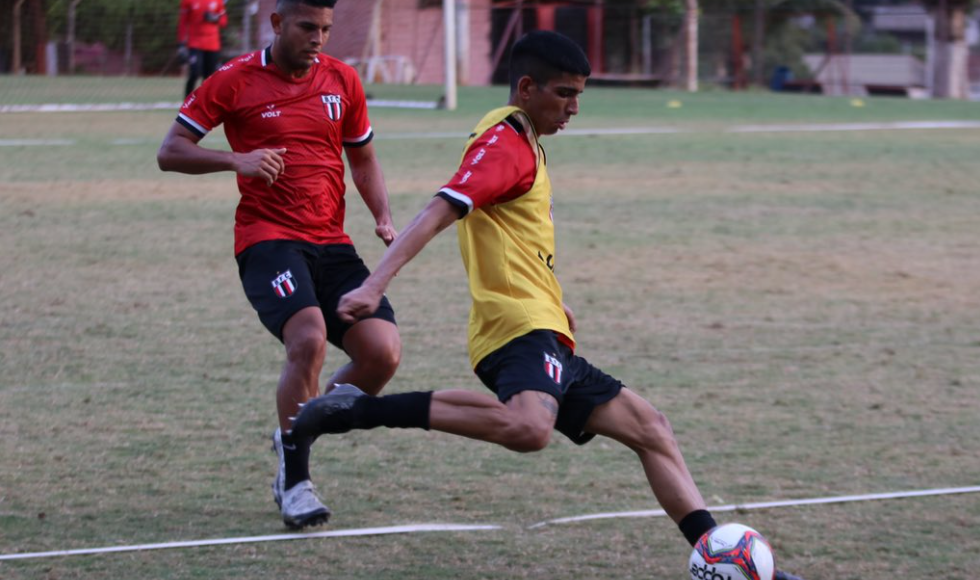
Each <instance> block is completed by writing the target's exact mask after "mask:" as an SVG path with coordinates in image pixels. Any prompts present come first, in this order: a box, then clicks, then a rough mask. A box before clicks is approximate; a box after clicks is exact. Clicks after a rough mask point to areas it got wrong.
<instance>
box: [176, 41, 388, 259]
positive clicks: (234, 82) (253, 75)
mask: <svg viewBox="0 0 980 580" xmlns="http://www.w3.org/2000/svg"><path fill="white" fill-rule="evenodd" d="M177 122H178V123H180V124H181V125H183V126H184V127H186V128H187V129H189V130H190V131H192V132H193V133H195V134H197V135H198V136H201V137H203V136H204V135H206V134H207V133H208V132H210V131H211V130H212V129H214V128H215V127H217V126H218V125H220V124H224V128H225V136H226V137H227V139H228V144H229V145H231V149H232V150H233V151H236V152H238V153H247V152H249V151H254V150H256V149H280V148H285V149H286V153H285V154H283V160H284V161H285V164H286V170H285V172H284V173H283V174H282V175H280V177H279V179H278V180H276V182H275V183H273V184H272V186H269V185H266V183H265V181H264V180H263V179H261V178H258V177H245V176H242V175H239V176H238V190H239V191H240V192H241V196H242V197H241V200H240V201H239V203H238V209H237V211H236V212H235V254H236V255H237V254H239V253H241V252H242V251H244V250H245V249H246V248H248V247H249V246H251V245H253V244H256V243H258V242H262V241H265V240H299V241H306V242H311V243H314V244H350V243H351V241H350V238H349V237H348V236H347V234H346V233H345V232H344V212H345V204H344V191H345V186H344V160H343V157H342V152H343V148H344V147H345V146H346V147H361V146H364V145H367V144H368V143H369V142H370V141H371V139H372V138H373V137H374V132H373V131H372V130H371V123H370V121H369V119H368V114H367V101H366V100H365V97H364V89H363V87H361V81H360V79H359V78H358V76H357V72H356V71H355V70H354V69H353V68H351V67H350V66H348V65H346V64H344V63H343V62H341V61H339V60H337V59H335V58H333V57H330V56H327V55H325V54H321V55H319V57H318V58H317V60H316V61H315V62H314V63H313V66H312V67H310V70H309V72H308V73H307V74H306V76H304V77H303V78H299V79H296V78H292V77H290V76H288V75H286V74H284V73H283V72H282V71H281V70H280V69H279V67H277V66H276V65H275V64H274V63H273V62H272V50H271V48H266V49H265V50H261V51H258V52H253V53H251V54H246V55H244V56H241V57H239V58H237V59H235V60H233V61H232V62H231V63H229V64H227V65H225V66H223V67H221V68H220V69H218V72H216V73H215V74H213V75H211V76H210V77H208V79H207V80H206V81H204V83H203V84H202V85H201V86H200V87H199V88H198V89H197V90H196V91H194V92H193V93H191V95H190V96H189V97H188V98H187V100H186V101H185V102H184V105H183V107H181V109H180V114H179V115H178V117H177Z"/></svg>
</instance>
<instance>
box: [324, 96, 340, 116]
mask: <svg viewBox="0 0 980 580" xmlns="http://www.w3.org/2000/svg"><path fill="white" fill-rule="evenodd" d="M320 100H322V101H323V108H324V109H325V110H326V111H327V118H328V119H330V120H331V121H339V120H340V115H341V113H343V112H344V109H343V100H342V99H341V98H340V95H320Z"/></svg>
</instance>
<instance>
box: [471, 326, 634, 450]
mask: <svg viewBox="0 0 980 580" xmlns="http://www.w3.org/2000/svg"><path fill="white" fill-rule="evenodd" d="M476 376H478V377H480V380H481V381H483V384H484V385H486V386H487V388H489V389H490V390H491V391H493V392H494V393H496V394H497V398H498V399H500V401H501V402H504V403H506V402H507V401H508V400H509V399H510V398H511V397H513V396H514V395H516V394H518V393H522V392H524V391H541V392H544V393H548V394H549V395H551V396H552V397H554V398H555V399H557V400H558V419H557V420H556V421H555V430H557V431H558V432H560V433H562V434H563V435H565V436H566V437H568V438H569V439H571V440H572V441H574V442H575V443H576V444H578V445H584V444H586V443H588V442H589V441H590V440H591V439H592V438H593V437H595V435H594V434H592V433H586V432H585V423H586V422H587V421H588V420H589V416H590V415H592V411H593V410H594V409H595V408H596V407H598V406H599V405H602V404H603V403H607V402H609V401H611V400H612V399H613V397H615V396H616V395H618V394H619V391H620V389H622V388H623V383H621V382H619V381H618V380H616V379H614V378H613V377H611V376H609V375H607V374H606V373H604V372H602V371H601V370H599V369H597V368H596V367H594V366H592V364H591V363H589V361H587V360H585V359H584V358H582V357H580V356H576V355H575V354H574V353H573V352H572V349H570V348H568V346H566V345H564V344H562V343H561V342H559V341H558V338H557V336H556V335H555V333H554V332H552V331H550V330H535V331H532V332H529V333H527V334H525V335H524V336H520V337H518V338H515V339H514V340H512V341H510V342H508V343H507V344H505V345H504V346H502V347H500V348H499V349H497V350H495V351H493V352H492V353H490V354H488V355H487V356H486V357H484V358H483V360H481V361H480V362H479V364H477V365H476Z"/></svg>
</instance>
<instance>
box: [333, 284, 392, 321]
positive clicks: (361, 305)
mask: <svg viewBox="0 0 980 580" xmlns="http://www.w3.org/2000/svg"><path fill="white" fill-rule="evenodd" d="M382 296H383V294H378V293H377V292H372V291H371V290H369V289H368V288H365V287H364V286H361V287H360V288H355V289H353V290H351V291H350V292H348V293H347V294H344V295H343V296H341V297H340V303H339V304H338V305H337V316H339V317H340V319H341V320H343V321H344V322H346V323H347V324H353V323H355V322H357V321H358V320H360V319H362V318H364V317H367V316H370V315H372V314H374V311H375V310H377V309H378V306H379V305H380V304H381V297H382Z"/></svg>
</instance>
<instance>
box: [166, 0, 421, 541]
mask: <svg viewBox="0 0 980 580" xmlns="http://www.w3.org/2000/svg"><path fill="white" fill-rule="evenodd" d="M334 1H335V0H279V2H278V4H277V6H276V11H275V13H274V14H273V15H272V17H271V20H272V27H273V30H274V31H275V33H276V37H275V40H274V42H273V43H272V45H271V46H270V47H268V48H266V49H264V50H261V51H258V52H254V53H251V54H246V55H244V56H242V57H239V58H237V59H235V60H233V61H232V62H230V63H229V64H227V65H225V66H224V67H222V68H221V69H220V70H219V71H218V72H217V73H215V74H214V75H213V76H212V77H211V78H209V79H208V80H207V81H206V82H205V83H204V84H202V85H201V87H200V88H199V89H198V90H196V91H195V92H194V93H192V94H191V96H190V97H188V98H187V100H186V101H185V102H184V105H183V106H182V107H181V109H180V114H179V116H178V118H177V121H176V122H175V123H174V124H173V126H172V127H171V129H170V132H169V133H168V134H167V136H166V137H165V138H164V140H163V144H162V145H161V146H160V151H159V153H158V155H157V160H158V163H159V165H160V168H161V169H162V170H164V171H179V172H182V173H188V174H203V173H214V172H219V171H234V172H235V173H236V174H237V178H238V189H239V192H240V193H241V200H240V201H239V204H238V209H237V210H236V213H235V256H236V259H237V261H238V266H239V274H240V276H241V279H242V285H243V287H244V289H245V294H246V296H247V297H248V299H249V301H250V302H251V303H252V306H253V307H254V308H255V310H256V312H257V313H258V315H259V319H260V320H261V321H262V323H263V324H264V325H265V327H266V328H267V329H268V330H269V331H270V332H272V333H273V334H274V335H275V336H276V337H278V338H279V339H280V340H281V341H282V343H283V345H284V346H285V352H286V361H285V364H284V366H283V369H282V374H281V377H280V380H279V385H278V389H277V395H276V403H277V409H278V413H279V426H280V429H277V430H276V431H275V433H274V435H273V441H274V448H275V449H276V450H277V451H278V453H279V460H280V461H279V472H278V474H277V477H276V479H275V480H274V482H273V486H272V488H273V495H274V498H275V500H276V502H277V503H279V505H280V508H281V512H282V517H283V521H284V522H285V523H286V524H287V525H288V526H290V527H292V528H302V527H304V526H308V525H315V524H319V523H322V522H325V521H326V520H327V518H328V517H329V514H330V512H329V510H328V509H327V507H326V506H324V505H323V504H322V503H321V502H320V500H319V499H318V498H317V496H316V493H315V488H314V487H313V484H312V483H311V482H310V481H309V479H310V476H309V453H310V445H311V444H312V442H313V439H312V438H301V437H293V436H290V435H288V434H286V430H287V429H288V427H289V417H291V416H294V415H296V413H297V410H298V409H299V405H300V404H301V403H303V402H304V401H306V400H308V399H310V398H312V397H315V396H317V395H318V394H319V386H318V383H319V375H320V371H321V368H322V366H323V362H324V358H325V353H326V343H327V342H330V343H331V344H333V345H335V346H336V347H338V348H341V349H343V350H344V351H345V352H346V353H347V355H348V356H349V357H350V359H351V360H350V363H348V364H346V365H344V366H342V367H341V368H340V369H338V370H337V371H336V372H335V373H334V374H333V376H332V377H331V378H330V380H329V381H328V383H327V384H328V385H334V384H335V383H356V384H358V385H361V386H362V388H363V389H364V390H365V391H366V392H368V393H371V394H377V393H378V392H379V391H381V389H382V388H383V387H384V386H385V384H386V383H387V382H388V380H389V379H390V378H391V377H392V375H394V373H395V369H396V368H397V366H398V363H399V361H400V357H401V338H400V336H399V333H398V328H397V326H396V325H395V317H394V311H393V310H392V308H391V305H390V304H389V303H388V301H387V299H383V300H382V302H383V303H382V305H381V307H380V308H378V310H377V311H376V312H375V313H374V314H372V315H371V316H369V317H364V318H362V319H360V320H357V321H343V320H341V319H340V318H339V317H338V315H337V313H336V308H337V304H338V301H339V299H340V297H341V296H342V295H343V294H344V293H346V292H348V291H350V290H352V289H354V288H357V287H358V286H359V285H360V284H361V283H362V282H363V280H364V279H366V278H367V276H368V274H369V273H370V272H369V271H368V269H367V267H366V266H365V265H364V263H363V262H362V261H361V259H360V258H359V257H358V255H357V253H356V251H355V250H354V247H353V245H352V243H351V240H350V238H349V237H348V236H347V234H346V233H345V232H344V208H345V205H344V204H345V201H344V161H343V158H342V152H343V153H344V154H346V157H347V161H348V163H349V165H350V170H351V176H352V178H353V182H354V184H355V186H356V188H357V190H358V193H360V195H361V197H362V199H363V200H364V203H365V204H366V205H367V207H368V209H369V210H370V211H371V213H372V215H373V216H374V219H375V223H376V228H375V234H376V235H377V236H378V237H379V238H381V240H382V241H383V242H384V243H385V244H390V243H391V242H392V241H393V240H394V239H395V235H396V231H395V228H394V227H393V225H392V221H391V212H390V210H389V206H388V192H387V189H386V187H385V182H384V176H383V174H382V171H381V166H380V164H379V162H378V159H377V157H376V154H375V150H374V145H373V144H372V143H371V140H372V138H373V135H374V133H373V131H372V129H371V124H370V121H369V119H368V114H367V105H366V100H365V96H364V90H363V88H362V86H361V83H360V80H359V79H358V77H357V73H356V72H355V71H354V69H353V68H351V67H350V66H347V65H346V64H344V63H342V62H340V61H339V60H337V59H334V58H332V57H329V56H327V55H324V54H321V53H320V50H321V49H322V48H323V45H324V43H326V41H327V37H328V35H329V34H330V29H331V27H332V26H333V5H334ZM221 124H223V125H224V129H225V135H226V137H227V139H228V143H229V144H230V145H231V149H232V150H231V151H230V152H228V151H217V150H213V149H208V148H204V147H201V146H200V145H199V144H198V142H199V141H200V140H201V139H202V138H203V137H204V136H205V135H206V134H207V133H208V132H209V131H211V130H212V129H214V128H215V127H217V126H218V125H221Z"/></svg>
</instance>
